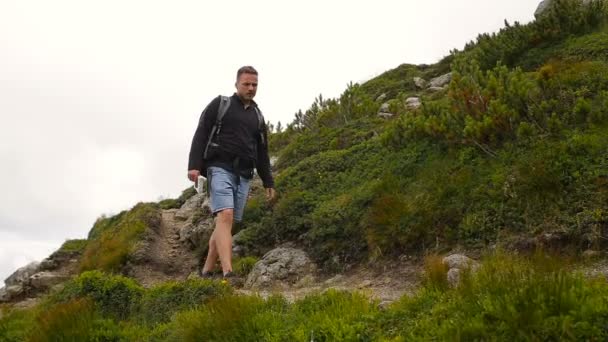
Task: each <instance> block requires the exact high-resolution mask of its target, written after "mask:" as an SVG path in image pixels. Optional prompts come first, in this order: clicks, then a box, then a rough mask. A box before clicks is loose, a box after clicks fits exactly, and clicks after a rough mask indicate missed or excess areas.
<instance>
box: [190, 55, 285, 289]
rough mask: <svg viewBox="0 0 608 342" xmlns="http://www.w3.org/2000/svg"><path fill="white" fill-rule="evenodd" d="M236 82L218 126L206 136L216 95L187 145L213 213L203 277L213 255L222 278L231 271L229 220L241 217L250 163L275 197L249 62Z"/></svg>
mask: <svg viewBox="0 0 608 342" xmlns="http://www.w3.org/2000/svg"><path fill="white" fill-rule="evenodd" d="M235 86H236V93H235V94H234V95H232V97H230V98H229V107H228V110H227V111H226V113H225V114H224V116H223V118H222V120H221V127H219V128H217V129H216V131H215V133H214V134H213V136H210V135H211V133H212V128H213V126H214V125H215V124H216V119H217V116H218V110H219V108H220V101H221V98H220V97H217V98H215V99H214V100H213V101H211V103H209V104H208V105H207V107H206V108H205V110H204V111H203V113H202V114H201V117H200V119H199V123H198V127H197V129H196V132H195V133H194V137H193V138H192V146H191V148H190V158H189V161H188V178H189V179H190V180H191V181H193V182H196V181H197V180H198V176H199V175H201V174H203V175H206V176H207V179H208V181H207V182H208V184H209V189H208V193H209V196H210V207H211V211H212V213H213V215H214V216H216V219H215V229H214V230H213V233H212V234H211V238H210V239H209V251H208V253H207V259H206V261H205V265H204V266H203V269H202V271H201V270H199V272H200V274H201V276H202V277H204V278H209V277H211V272H212V270H213V268H214V266H215V263H216V261H217V259H218V257H219V259H220V262H221V265H222V271H223V274H224V279H228V278H231V277H234V274H233V273H232V224H233V222H234V221H236V222H239V221H241V220H242V218H243V211H244V209H245V204H246V201H247V196H248V194H249V182H250V180H251V178H252V177H253V169H254V168H255V169H256V170H257V171H258V174H259V175H260V178H261V179H262V181H263V183H264V188H265V189H266V197H267V198H268V200H272V199H273V198H274V197H275V190H274V181H273V178H272V173H271V170H270V161H269V157H268V146H267V141H268V139H267V132H266V124H265V122H261V123H260V120H259V117H261V115H258V113H259V109H258V108H257V103H255V102H254V101H253V98H254V97H255V94H256V91H257V87H258V72H257V71H256V70H255V69H254V68H253V67H251V66H244V67H242V68H240V69H239V70H238V72H237V76H236V84H235ZM262 121H263V120H262ZM260 127H262V129H260ZM260 130H261V131H260ZM209 139H211V140H209ZM203 156H205V158H203Z"/></svg>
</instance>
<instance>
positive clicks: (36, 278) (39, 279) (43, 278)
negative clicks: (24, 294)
mask: <svg viewBox="0 0 608 342" xmlns="http://www.w3.org/2000/svg"><path fill="white" fill-rule="evenodd" d="M68 279H69V277H68V276H65V275H60V274H57V273H53V272H38V273H36V274H34V275H32V276H31V277H30V285H31V286H32V287H33V288H34V289H36V290H45V289H50V288H51V287H53V286H55V285H57V284H61V283H63V282H64V281H66V280H68Z"/></svg>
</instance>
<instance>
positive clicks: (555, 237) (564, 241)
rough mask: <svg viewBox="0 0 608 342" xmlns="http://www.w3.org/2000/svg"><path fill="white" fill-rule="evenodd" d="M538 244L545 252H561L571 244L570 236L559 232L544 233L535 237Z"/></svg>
mask: <svg viewBox="0 0 608 342" xmlns="http://www.w3.org/2000/svg"><path fill="white" fill-rule="evenodd" d="M536 240H537V241H538V244H539V245H540V246H542V247H543V248H544V249H546V250H554V251H555V250H561V249H562V248H564V247H565V246H567V245H568V244H569V243H570V242H571V240H572V239H571V236H570V235H569V234H568V233H567V232H565V231H561V230H556V231H552V232H545V233H543V234H540V235H539V236H537V238H536Z"/></svg>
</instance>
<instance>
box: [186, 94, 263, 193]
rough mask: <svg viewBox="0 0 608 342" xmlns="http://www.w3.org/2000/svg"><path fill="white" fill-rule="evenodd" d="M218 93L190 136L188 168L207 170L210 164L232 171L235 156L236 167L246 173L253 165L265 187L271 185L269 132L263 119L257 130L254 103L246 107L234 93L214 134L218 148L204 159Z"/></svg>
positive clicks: (216, 108) (215, 114) (215, 112)
mask: <svg viewBox="0 0 608 342" xmlns="http://www.w3.org/2000/svg"><path fill="white" fill-rule="evenodd" d="M219 104H220V97H219V96H218V97H217V98H215V99H213V101H211V102H210V103H209V104H208V105H207V107H206V108H205V110H203V113H202V114H201V116H200V119H199V122H198V127H197V129H196V132H195V133H194V137H193V138H192V146H191V147H190V157H189V160H188V170H199V171H200V172H201V174H203V175H204V174H206V169H207V167H209V166H219V167H222V168H224V169H228V171H231V172H234V171H235V170H234V168H233V166H234V163H233V161H234V160H235V158H237V157H238V160H239V164H238V169H239V170H238V171H241V172H239V173H241V174H242V175H244V176H246V174H247V173H248V171H253V168H254V167H255V168H256V169H257V171H258V174H259V175H260V178H261V179H262V182H263V183H264V187H265V188H272V187H274V180H273V178H272V172H271V170H270V160H269V157H268V144H267V141H268V133H267V128H266V123H262V127H263V131H262V132H260V131H259V124H258V116H257V113H256V112H255V107H257V104H256V103H255V102H253V101H252V102H251V105H250V106H249V107H247V109H245V106H244V104H243V102H242V101H241V99H240V98H239V97H238V96H237V95H236V94H234V95H232V96H231V97H230V107H229V108H228V111H227V112H226V114H225V115H224V117H223V119H222V129H221V130H220V132H219V134H218V135H217V136H216V139H217V140H215V139H214V141H216V142H217V143H218V144H219V146H220V149H219V150H217V151H215V153H212V155H211V156H210V157H209V159H208V160H204V161H203V152H204V150H205V146H206V145H207V141H208V139H209V135H210V133H211V128H212V127H213V125H214V124H215V122H216V119H217V113H218V110H219Z"/></svg>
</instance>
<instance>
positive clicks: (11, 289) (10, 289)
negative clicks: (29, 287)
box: [0, 284, 25, 303]
mask: <svg viewBox="0 0 608 342" xmlns="http://www.w3.org/2000/svg"><path fill="white" fill-rule="evenodd" d="M24 292H25V291H24V286H23V285H21V284H19V285H10V286H6V287H3V288H1V289H0V303H1V302H10V301H12V300H14V299H17V298H18V297H19V296H21V295H22V294H24Z"/></svg>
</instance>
